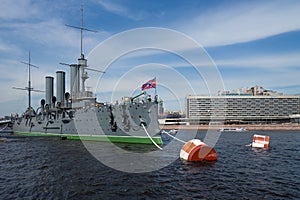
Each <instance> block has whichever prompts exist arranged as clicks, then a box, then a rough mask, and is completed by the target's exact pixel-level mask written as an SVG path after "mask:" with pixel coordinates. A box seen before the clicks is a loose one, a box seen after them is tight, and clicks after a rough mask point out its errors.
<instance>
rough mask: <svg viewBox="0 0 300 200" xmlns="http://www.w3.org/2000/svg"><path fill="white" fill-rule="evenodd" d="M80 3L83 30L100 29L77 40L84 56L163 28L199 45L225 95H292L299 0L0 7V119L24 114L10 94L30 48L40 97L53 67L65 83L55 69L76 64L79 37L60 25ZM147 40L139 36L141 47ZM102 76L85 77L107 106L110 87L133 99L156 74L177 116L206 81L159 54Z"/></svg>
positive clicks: (73, 20) (299, 39) (73, 18)
mask: <svg viewBox="0 0 300 200" xmlns="http://www.w3.org/2000/svg"><path fill="white" fill-rule="evenodd" d="M81 4H82V5H83V6H84V26H85V27H87V28H89V29H93V30H97V31H98V32H97V33H90V32H85V33H84V53H85V55H86V56H87V57H88V56H89V55H90V52H91V51H92V50H93V49H94V48H95V47H96V46H97V45H98V44H99V43H101V42H103V41H105V40H107V39H109V38H110V37H112V36H114V35H115V34H119V33H121V32H123V31H127V30H130V29H135V28H143V27H160V28H167V29H171V30H175V31H178V32H179V33H182V34H185V35H186V36H187V37H190V38H191V39H193V40H195V41H196V42H197V43H199V44H200V45H202V46H203V48H204V49H205V51H206V52H207V53H208V55H209V57H210V58H211V59H212V60H213V62H214V63H215V64H216V66H217V69H218V70H219V72H220V75H221V78H222V82H223V85H224V89H226V90H233V89H236V88H241V87H248V86H254V85H262V86H263V87H265V88H267V89H273V90H277V91H280V92H283V93H285V94H299V93H300V81H299V76H300V20H299V19H300V12H299V10H300V1H297V0H296V1H288V0H287V1H281V0H280V1H276V0H270V1H268V0H265V1H230V0H226V1H205V0H194V1H192V0H190V1H177V0H173V1H145V0H139V1H137V0H136V1H132V0H131V1H130V0H122V1H121V0H116V1H114V0H113V1H103V0H87V1H75V0H66V1H58V0H53V1H32V0H22V1H19V0H0V5H1V13H0V70H1V77H0V84H1V88H0V93H1V97H0V116H2V115H6V114H10V113H14V112H19V113H20V112H23V111H24V110H25V108H26V105H27V96H26V95H27V94H26V92H25V91H17V90H13V89H12V87H25V86H26V84H27V67H26V66H25V65H23V64H22V63H20V61H25V62H26V61H27V60H28V51H29V50H30V51H31V60H32V63H33V64H34V65H37V66H39V67H40V68H39V69H32V76H33V79H32V84H33V87H34V88H35V89H42V90H44V77H45V76H46V75H52V76H55V71H57V70H64V71H66V72H67V76H68V70H69V69H68V67H66V66H62V65H59V63H60V62H65V63H76V62H77V58H78V57H79V55H80V42H79V37H80V35H79V32H78V31H77V30H75V29H72V28H69V27H66V26H65V24H69V25H74V26H78V25H79V17H80V16H79V10H80V5H81ZM150 36H151V35H148V36H147V34H145V40H146V39H147V38H148V37H150ZM131 42H132V41H131ZM133 42H134V41H133ZM158 42H165V43H168V42H169V43H170V44H174V43H176V42H177V41H172V40H171V39H170V40H166V41H158ZM122 45H127V43H126V42H124V44H122ZM176 45H178V46H177V49H179V51H189V49H187V48H184V44H180V42H178V43H176ZM114 48H119V47H118V46H116V47H114ZM195 56H196V55H195ZM99 58H101V55H99ZM97 64H98V63H94V65H97ZM92 67H94V68H100V69H101V67H99V66H92ZM107 72H108V73H106V74H105V75H103V76H102V77H101V79H99V74H97V73H90V79H89V80H88V82H87V85H88V86H91V87H92V88H93V90H94V91H95V93H96V94H97V97H98V100H99V101H110V100H111V99H114V98H112V92H111V90H116V91H118V92H117V93H118V94H119V95H115V94H116V93H114V95H115V96H116V98H120V95H131V94H133V93H137V92H138V88H139V87H140V85H141V84H142V83H143V81H147V80H149V79H151V78H153V77H157V82H158V92H159V94H160V95H161V97H162V98H163V99H164V100H166V103H165V106H166V108H167V109H169V110H179V109H181V110H182V109H184V97H185V95H187V94H191V93H193V92H194V93H197V94H207V93H208V90H207V88H206V85H205V84H206V83H205V81H203V79H201V77H199V76H197V75H196V74H195V72H194V71H193V68H190V67H189V66H188V64H187V63H185V62H183V61H182V59H180V58H179V57H178V56H176V55H172V54H170V53H167V52H161V51H157V50H142V51H139V52H134V53H132V54H129V55H126V56H123V57H122V58H121V59H119V60H118V62H116V63H114V64H113V65H112V66H110V68H109V69H107ZM129 72H132V73H133V74H132V73H129ZM120 77H121V78H120ZM213 78H214V77H212V79H213ZM67 81H68V77H67ZM190 85H192V87H191V88H192V89H191V88H189V87H190ZM193 88H194V89H195V88H197V89H196V90H193ZM67 90H68V87H67ZM108 97H109V98H108ZM41 98H43V94H40V93H34V94H33V96H32V101H33V105H34V106H38V103H39V100H40V99H41ZM177 99H179V102H178V101H177ZM114 100H115V99H114ZM174 102H175V103H174ZM176 102H177V103H176Z"/></svg>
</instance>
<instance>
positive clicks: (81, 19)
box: [66, 5, 97, 59]
mask: <svg viewBox="0 0 300 200" xmlns="http://www.w3.org/2000/svg"><path fill="white" fill-rule="evenodd" d="M66 26H68V27H71V28H75V29H79V30H80V58H81V59H84V55H83V47H82V32H83V31H90V32H94V33H97V31H95V30H90V29H87V28H84V27H83V6H82V5H81V8H80V27H78V26H72V25H68V24H66Z"/></svg>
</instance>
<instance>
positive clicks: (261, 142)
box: [252, 134, 270, 149]
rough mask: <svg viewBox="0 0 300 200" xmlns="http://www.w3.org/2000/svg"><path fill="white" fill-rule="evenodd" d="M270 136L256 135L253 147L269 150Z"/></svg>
mask: <svg viewBox="0 0 300 200" xmlns="http://www.w3.org/2000/svg"><path fill="white" fill-rule="evenodd" d="M269 143H270V136H267V135H256V134H255V135H254V136H253V141H252V147H257V148H265V149H268V148H269Z"/></svg>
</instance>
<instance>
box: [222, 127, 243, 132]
mask: <svg viewBox="0 0 300 200" xmlns="http://www.w3.org/2000/svg"><path fill="white" fill-rule="evenodd" d="M219 131H220V132H243V131H246V129H245V128H220V129H219Z"/></svg>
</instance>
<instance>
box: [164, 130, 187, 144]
mask: <svg viewBox="0 0 300 200" xmlns="http://www.w3.org/2000/svg"><path fill="white" fill-rule="evenodd" d="M164 133H165V134H167V135H168V136H170V137H171V138H173V139H175V140H177V141H179V142H182V143H184V144H185V143H186V142H185V141H183V140H181V139H178V138H177V137H174V136H173V135H170V134H169V133H168V132H167V131H164Z"/></svg>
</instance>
